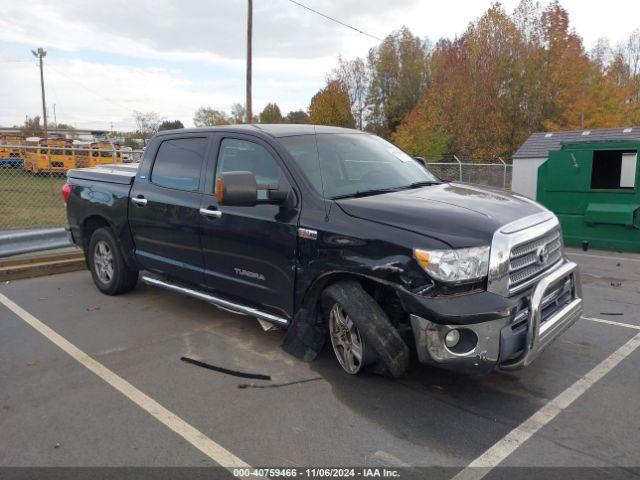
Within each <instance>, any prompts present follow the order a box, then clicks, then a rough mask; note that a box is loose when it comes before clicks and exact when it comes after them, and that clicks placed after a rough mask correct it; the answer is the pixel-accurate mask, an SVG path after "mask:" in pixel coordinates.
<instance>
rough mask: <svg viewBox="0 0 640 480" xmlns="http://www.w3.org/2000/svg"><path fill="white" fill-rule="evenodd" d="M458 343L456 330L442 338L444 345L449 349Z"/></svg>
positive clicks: (458, 336)
mask: <svg viewBox="0 0 640 480" xmlns="http://www.w3.org/2000/svg"><path fill="white" fill-rule="evenodd" d="M459 341H460V332H459V331H458V330H450V331H449V332H448V333H447V334H446V335H445V337H444V344H445V345H446V346H447V347H449V348H452V347H455V346H456V345H457V344H458V342H459Z"/></svg>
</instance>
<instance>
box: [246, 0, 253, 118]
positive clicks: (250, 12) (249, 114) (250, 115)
mask: <svg viewBox="0 0 640 480" xmlns="http://www.w3.org/2000/svg"><path fill="white" fill-rule="evenodd" d="M248 2H249V3H248V5H247V123H252V120H253V113H252V112H251V41H252V40H251V37H252V29H253V0H248Z"/></svg>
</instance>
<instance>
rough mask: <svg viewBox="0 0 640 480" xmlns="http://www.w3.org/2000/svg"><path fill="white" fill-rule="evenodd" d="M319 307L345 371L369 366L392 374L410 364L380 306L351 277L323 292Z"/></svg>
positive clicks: (393, 375) (395, 375)
mask: <svg viewBox="0 0 640 480" xmlns="http://www.w3.org/2000/svg"><path fill="white" fill-rule="evenodd" d="M322 307H323V311H324V312H325V315H326V319H327V324H328V327H329V336H330V338H331V345H332V347H333V352H334V354H335V356H336V358H337V360H338V363H340V366H341V367H342V368H343V369H344V371H345V372H347V373H349V374H351V375H355V374H358V373H360V372H361V371H362V369H363V368H364V367H366V366H368V365H371V366H372V367H374V368H375V370H376V371H378V372H382V373H385V374H388V375H390V376H392V377H400V376H402V375H403V374H404V373H405V371H406V369H407V367H408V365H409V348H408V347H407V345H406V343H404V340H402V337H401V336H400V334H399V333H398V331H397V330H396V328H395V327H394V326H393V325H392V324H391V322H390V321H389V318H388V317H387V315H386V314H385V313H384V311H383V310H382V308H381V307H380V305H378V304H377V302H376V301H375V300H374V299H373V298H372V297H371V296H370V295H369V294H368V293H367V292H365V291H364V289H363V288H362V286H361V285H360V284H359V283H358V282H356V281H354V280H344V281H341V282H337V283H334V284H333V285H330V286H329V287H327V288H326V289H325V290H324V292H323V293H322Z"/></svg>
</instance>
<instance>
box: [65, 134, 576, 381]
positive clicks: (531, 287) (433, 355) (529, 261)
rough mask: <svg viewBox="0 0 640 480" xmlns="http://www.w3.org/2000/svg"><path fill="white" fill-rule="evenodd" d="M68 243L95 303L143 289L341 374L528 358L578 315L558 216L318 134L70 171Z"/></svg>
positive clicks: (244, 137)
mask: <svg viewBox="0 0 640 480" xmlns="http://www.w3.org/2000/svg"><path fill="white" fill-rule="evenodd" d="M62 194H63V197H64V199H65V201H66V202H67V216H68V220H69V227H70V233H71V236H72V238H73V241H74V242H75V244H76V245H78V246H79V247H81V248H82V249H83V250H84V252H85V256H86V263H87V266H88V268H89V270H90V271H91V275H92V277H93V281H94V282H95V285H96V287H97V288H98V289H99V290H100V291H101V292H103V293H105V294H107V295H118V294H123V293H125V292H128V291H131V290H132V289H134V288H135V286H136V284H137V283H138V281H139V280H141V281H142V282H144V283H146V284H148V285H152V286H155V287H159V288H163V289H166V290H169V291H172V292H179V293H182V294H184V295H188V296H191V297H195V298H198V299H201V300H204V301H206V302H209V303H211V304H213V305H215V306H217V307H219V308H221V309H224V310H228V311H231V312H235V313H237V314H240V315H245V316H249V317H254V318H257V319H259V320H261V321H263V322H269V323H271V324H275V325H276V326H279V327H281V328H283V329H286V333H285V334H284V336H283V348H284V349H285V350H286V351H287V352H289V353H291V354H292V355H295V356H297V357H299V358H301V359H304V360H306V361H310V360H312V359H314V358H315V357H316V356H317V355H318V353H319V352H320V351H321V350H322V349H323V347H324V345H325V344H329V345H330V346H331V347H330V348H332V349H333V352H334V353H335V356H336V358H337V360H338V363H339V364H340V366H341V367H342V368H343V369H344V371H345V372H347V373H349V374H357V373H359V372H361V371H362V370H363V369H366V368H371V369H373V371H377V372H380V373H384V374H387V375H390V376H393V377H397V376H400V375H402V374H403V373H404V372H405V371H406V369H407V368H408V365H409V361H410V358H411V357H412V352H414V353H413V356H415V357H416V358H417V359H418V360H419V361H420V362H422V363H428V364H431V365H436V366H439V367H443V368H447V369H451V370H454V371H458V372H464V373H470V374H486V373H489V372H491V371H492V370H494V369H496V368H498V369H518V368H522V367H525V366H527V365H529V364H530V363H531V362H532V361H533V360H534V359H535V358H536V357H537V356H538V355H539V354H540V352H541V351H542V350H543V349H544V348H545V347H547V346H548V345H549V344H550V343H551V342H552V341H553V340H554V339H555V338H557V337H558V336H559V335H560V334H562V333H563V331H565V330H566V329H567V328H568V327H569V326H571V324H573V323H574V322H575V321H576V319H578V318H579V317H580V315H581V312H582V298H581V297H582V295H581V287H580V278H579V273H578V267H577V265H576V264H575V263H573V262H572V261H570V260H569V259H568V258H567V257H566V256H565V253H564V248H563V240H562V231H561V228H560V224H559V222H558V219H557V218H556V216H555V215H554V214H553V213H551V212H550V211H548V210H546V209H545V208H544V207H542V206H541V205H539V204H537V203H535V202H534V201H532V200H529V199H528V198H525V197H522V196H519V195H516V194H513V193H508V192H505V191H502V190H496V189H491V188H487V187H481V186H477V185H471V184H464V183H457V182H445V181H442V180H440V179H439V178H437V177H436V176H435V175H434V174H433V173H431V172H430V171H429V170H428V169H427V168H426V166H425V165H424V164H423V163H421V162H420V161H419V160H418V159H415V158H412V157H411V156H409V155H407V154H406V153H404V152H403V151H402V150H400V149H398V148H397V147H395V146H394V145H392V144H391V143H388V142H387V141H385V140H383V139H382V138H379V137H377V136H375V135H371V134H368V133H364V132H361V131H357V130H351V129H343V128H334V127H326V126H314V125H235V126H224V127H212V128H201V129H182V130H169V131H163V132H160V133H158V134H157V135H155V137H153V138H152V139H151V141H150V142H149V144H148V147H147V148H146V150H145V153H144V156H143V158H142V160H141V162H140V163H139V164H119V165H111V166H99V167H96V168H83V169H73V170H70V171H69V172H68V175H67V183H66V184H65V186H64V187H63V191H62Z"/></svg>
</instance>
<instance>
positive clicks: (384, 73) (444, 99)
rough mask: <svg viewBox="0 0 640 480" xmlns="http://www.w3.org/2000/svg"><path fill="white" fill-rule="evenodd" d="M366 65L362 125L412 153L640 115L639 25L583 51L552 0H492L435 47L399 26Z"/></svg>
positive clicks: (508, 140)
mask: <svg viewBox="0 0 640 480" xmlns="http://www.w3.org/2000/svg"><path fill="white" fill-rule="evenodd" d="M342 62H344V60H342ZM366 64H367V68H368V71H367V72H364V73H363V72H361V73H362V75H363V76H364V77H366V79H367V81H368V82H367V88H368V94H367V95H366V98H367V102H366V105H362V104H361V103H360V104H359V105H358V106H357V108H356V109H355V110H356V111H358V112H360V113H361V115H362V117H363V118H364V121H363V123H364V129H366V130H368V131H372V132H374V133H377V134H380V135H383V136H385V137H387V138H391V139H392V140H393V141H395V142H396V143H397V144H398V145H399V146H400V147H402V148H404V149H405V150H407V151H408V152H410V153H412V154H414V155H421V156H426V157H439V156H442V155H447V154H458V155H460V156H464V157H466V158H471V157H496V156H504V157H509V156H510V155H512V154H513V153H514V152H515V151H516V150H517V149H518V147H519V146H520V145H521V144H522V143H523V142H524V141H525V140H526V139H527V137H528V136H529V135H530V134H531V133H532V132H534V131H546V130H572V129H582V128H605V127H616V126H632V125H639V124H640V30H637V31H635V32H633V33H632V34H631V35H630V37H629V40H628V41H627V42H625V43H624V44H622V45H618V46H617V47H615V48H612V47H611V46H610V45H609V44H608V42H607V41H606V40H601V41H599V42H598V44H597V45H596V46H595V47H594V49H593V50H592V51H591V52H588V51H587V50H586V49H585V47H584V44H583V41H582V38H581V37H580V36H579V34H578V33H577V32H576V31H575V30H573V29H572V28H571V24H570V19H569V14H568V13H567V11H566V10H565V9H564V8H563V7H562V5H561V4H560V2H559V1H558V0H554V1H552V2H551V3H550V4H549V5H547V6H546V7H545V8H544V9H541V8H540V7H539V6H538V4H537V3H536V2H535V1H534V0H522V1H521V2H520V4H519V5H518V7H517V8H516V9H515V10H514V12H513V13H511V14H508V13H507V12H506V11H505V10H504V8H503V7H502V6H501V5H500V4H499V3H495V4H494V5H492V6H491V7H490V8H489V9H488V10H487V11H486V12H485V13H484V14H483V15H482V16H481V17H480V18H479V19H478V20H476V21H475V22H473V23H471V24H470V25H469V27H468V28H467V30H466V31H465V32H464V33H463V34H462V35H461V36H460V37H458V38H455V39H442V40H439V41H438V42H437V43H436V44H435V46H433V47H431V44H430V43H429V42H428V41H425V40H421V39H419V38H417V37H415V36H414V35H413V34H412V33H411V32H410V31H409V30H408V29H407V28H403V29H401V30H400V31H398V32H394V33H392V34H391V35H389V36H388V37H387V38H386V39H385V40H384V41H383V42H382V43H381V44H380V45H379V46H377V47H375V48H373V49H372V50H371V51H370V53H369V55H368V58H367V62H366ZM360 93H361V92H360ZM359 98H360V99H362V95H360V96H359ZM352 107H354V105H352ZM312 121H313V119H312ZM359 123H360V122H359Z"/></svg>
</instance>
